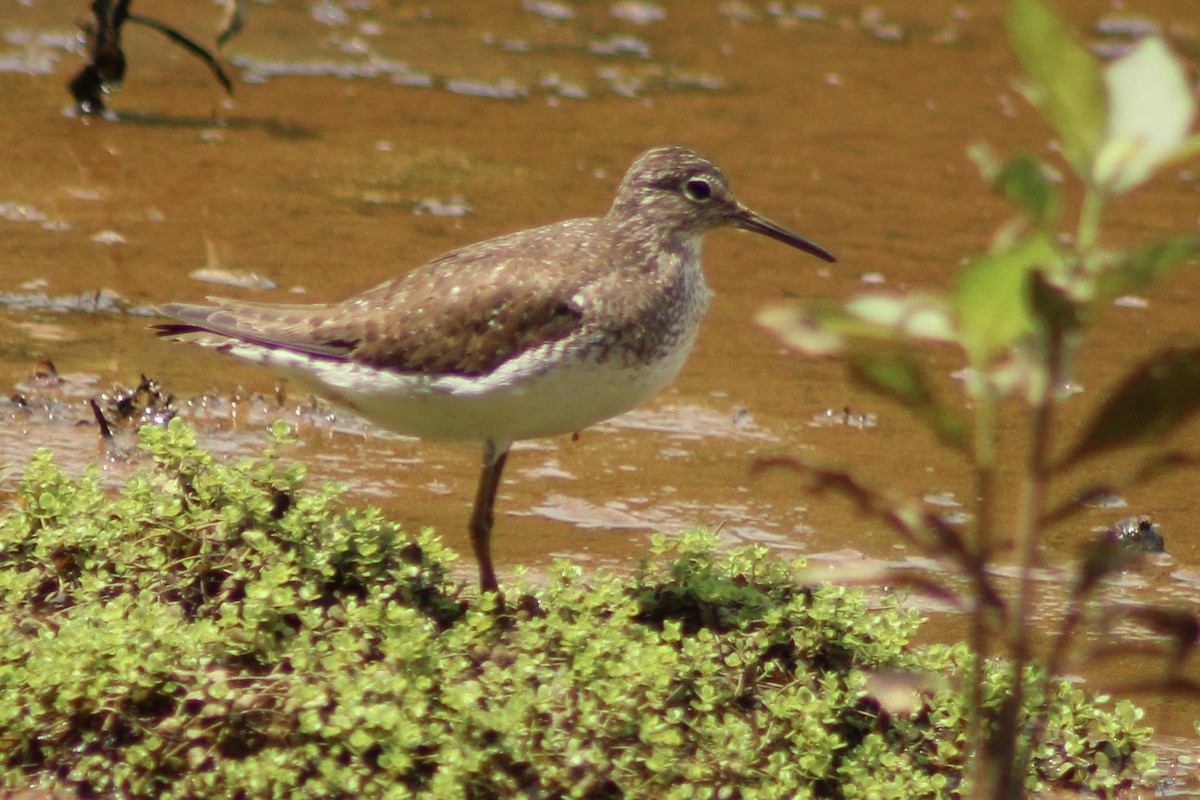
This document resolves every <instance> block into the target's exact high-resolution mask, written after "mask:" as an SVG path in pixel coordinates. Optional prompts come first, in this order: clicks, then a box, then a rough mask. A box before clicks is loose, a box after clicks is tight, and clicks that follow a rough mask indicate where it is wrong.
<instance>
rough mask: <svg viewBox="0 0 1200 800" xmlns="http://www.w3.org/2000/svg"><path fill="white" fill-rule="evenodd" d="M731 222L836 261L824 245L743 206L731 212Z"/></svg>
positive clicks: (819, 256) (826, 259)
mask: <svg viewBox="0 0 1200 800" xmlns="http://www.w3.org/2000/svg"><path fill="white" fill-rule="evenodd" d="M733 224H734V225H736V226H737V227H739V228H741V229H742V230H747V231H754V232H755V233H761V234H762V235H763V236H769V237H771V238H772V239H774V240H775V241H778V242H783V243H784V244H790V245H791V246H792V247H795V248H797V249H798V250H803V251H804V252H806V253H811V254H812V255H814V256H816V257H817V258H820V259H824V260H825V261H828V262H830V263H832V262H834V261H837V259H836V258H834V256H833V253H830V252H829V251H828V250H826V249H825V248H824V247H821V246H820V245H819V244H816V243H815V242H810V241H809V240H808V239H805V238H804V237H803V236H801V235H800V234H798V233H792V232H791V231H789V230H788V229H787V228H784V227H782V226H780V225H776V224H775V223H774V222H771V220H769V219H767V218H766V217H764V216H762V215H761V214H759V213H757V212H754V211H751V210H750V209H748V208H746V207H745V206H741V207H740V208H738V210H737V211H736V212H734V214H733Z"/></svg>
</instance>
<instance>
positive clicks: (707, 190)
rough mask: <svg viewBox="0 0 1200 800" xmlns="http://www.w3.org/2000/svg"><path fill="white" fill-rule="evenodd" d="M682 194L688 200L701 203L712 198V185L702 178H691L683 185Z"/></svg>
mask: <svg viewBox="0 0 1200 800" xmlns="http://www.w3.org/2000/svg"><path fill="white" fill-rule="evenodd" d="M683 193H684V194H685V195H687V198H688V199H689V200H695V201H696V202H699V203H703V202H704V201H705V200H707V199H708V198H710V197H712V185H711V184H710V183H709V182H708V181H706V180H705V179H704V178H692V179H691V180H689V181H688V182H687V183H685V184H684V185H683Z"/></svg>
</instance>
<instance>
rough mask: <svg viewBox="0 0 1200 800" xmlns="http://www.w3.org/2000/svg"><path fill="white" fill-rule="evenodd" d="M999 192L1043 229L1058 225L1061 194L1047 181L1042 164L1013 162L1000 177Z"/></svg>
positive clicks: (1027, 160) (1020, 158)
mask: <svg viewBox="0 0 1200 800" xmlns="http://www.w3.org/2000/svg"><path fill="white" fill-rule="evenodd" d="M995 186H996V188H997V189H998V190H999V191H1000V192H1001V194H1003V195H1004V196H1005V197H1006V198H1008V199H1009V200H1011V201H1012V202H1014V203H1016V204H1017V205H1019V206H1020V207H1021V209H1022V210H1024V211H1025V213H1026V214H1028V215H1029V216H1030V218H1031V219H1033V221H1034V222H1036V223H1038V224H1039V225H1050V224H1053V223H1054V220H1055V218H1056V217H1057V215H1058V193H1057V192H1056V191H1055V189H1054V186H1053V184H1051V183H1050V181H1048V180H1046V172H1045V170H1044V169H1043V167H1042V163H1041V162H1040V161H1038V160H1037V159H1035V158H1031V157H1030V156H1025V155H1019V156H1014V157H1013V158H1011V159H1009V160H1008V161H1007V162H1006V163H1005V164H1004V166H1002V167H1001V168H1000V171H999V172H998V173H997V175H996V180H995Z"/></svg>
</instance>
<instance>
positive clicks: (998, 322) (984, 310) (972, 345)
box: [954, 235, 1060, 367]
mask: <svg viewBox="0 0 1200 800" xmlns="http://www.w3.org/2000/svg"><path fill="white" fill-rule="evenodd" d="M1059 261H1060V256H1059V254H1058V251H1057V250H1056V249H1055V247H1054V245H1053V244H1052V243H1051V242H1050V240H1049V239H1048V238H1047V237H1045V236H1043V235H1034V236H1030V237H1027V238H1026V239H1024V240H1022V241H1021V242H1019V243H1018V244H1017V246H1016V247H1015V248H1014V249H1012V250H1008V251H1004V252H999V253H989V254H987V255H984V256H982V257H980V258H977V259H975V260H974V261H972V262H971V263H969V264H968V265H967V266H966V267H964V268H963V269H962V271H961V272H959V274H958V283H957V285H956V287H955V293H954V308H955V313H956V314H957V315H958V331H959V336H960V339H961V342H962V346H963V347H964V349H966V351H967V354H968V356H969V357H970V359H971V363H972V364H973V365H975V366H977V367H978V366H980V365H982V364H985V363H987V362H988V361H989V360H991V359H992V358H993V357H994V356H995V355H997V354H998V353H999V352H1000V351H1001V350H1003V349H1004V348H1007V347H1009V346H1011V345H1012V344H1014V343H1015V342H1016V341H1017V340H1018V339H1020V338H1021V337H1022V336H1024V335H1026V334H1028V333H1030V332H1031V331H1032V330H1033V329H1034V319H1033V315H1032V311H1031V309H1030V293H1029V277H1030V275H1031V274H1032V273H1033V272H1034V271H1035V270H1037V269H1038V268H1045V267H1056V266H1057V265H1058V263H1059ZM1045 271H1046V272H1048V273H1050V274H1053V273H1054V272H1055V271H1056V270H1055V269H1047V270H1045Z"/></svg>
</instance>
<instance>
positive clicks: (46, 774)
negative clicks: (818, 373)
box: [0, 420, 1153, 798]
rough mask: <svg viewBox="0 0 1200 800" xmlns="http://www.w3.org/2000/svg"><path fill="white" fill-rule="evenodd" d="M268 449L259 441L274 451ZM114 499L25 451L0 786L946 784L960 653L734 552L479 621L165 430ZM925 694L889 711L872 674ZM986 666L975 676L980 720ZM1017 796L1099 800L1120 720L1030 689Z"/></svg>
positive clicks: (340, 522) (1125, 756) (303, 498)
mask: <svg viewBox="0 0 1200 800" xmlns="http://www.w3.org/2000/svg"><path fill="white" fill-rule="evenodd" d="M276 434H277V440H278V439H279V438H280V437H282V436H283V435H286V434H285V431H276ZM142 447H143V448H144V449H145V450H147V451H149V453H150V454H152V456H153V458H154V466H153V467H150V468H147V469H145V470H143V471H141V472H139V473H138V474H137V475H136V476H135V477H133V478H131V479H130V480H129V482H128V484H127V486H126V487H125V489H124V491H123V492H121V493H119V494H116V493H109V492H105V491H102V490H101V489H100V488H99V485H98V479H97V475H96V474H95V473H89V474H87V475H85V476H84V477H83V478H82V479H81V480H78V481H77V480H73V479H71V478H69V477H68V476H66V475H64V474H63V472H62V471H61V470H60V469H59V468H57V467H56V466H55V465H54V463H53V462H52V460H51V457H50V456H49V455H48V454H46V453H39V454H38V455H36V456H35V457H34V459H33V460H32V463H31V464H30V465H29V467H28V469H27V471H26V474H25V477H24V478H23V479H22V480H21V481H20V483H19V487H18V490H17V496H16V503H15V507H14V508H12V509H11V510H9V511H7V512H6V513H5V514H4V516H3V518H2V519H0V777H2V779H3V783H2V784H0V785H3V786H6V787H8V788H10V789H14V788H18V787H24V786H30V785H40V786H43V787H46V788H67V789H69V790H71V791H72V792H73V793H76V794H78V795H79V796H83V797H114V796H115V797H132V798H184V797H186V798H210V797H211V798H216V797H221V798H270V797H278V798H284V797H286V798H339V797H346V798H349V797H371V798H393V797H411V796H429V797H446V798H453V797H464V798H507V797H587V798H618V797H622V798H635V797H637V798H674V797H706V798H709V797H720V798H738V797H744V798H751V797H754V798H784V797H787V798H797V797H810V796H811V797H835V798H840V797H846V798H851V797H872V798H888V797H895V798H920V797H947V796H953V794H954V789H955V787H956V786H957V784H958V781H959V775H960V770H961V767H962V761H963V758H964V756H963V745H964V713H965V712H964V704H963V701H962V699H961V695H960V692H959V691H958V689H959V687H958V679H957V678H956V676H958V675H961V674H963V670H964V667H965V665H966V664H967V662H968V660H969V659H968V656H967V654H966V653H965V651H964V650H963V649H962V648H959V647H952V648H946V647H933V648H923V649H915V648H910V647H908V641H909V638H910V637H911V635H912V634H913V632H914V630H915V629H916V628H917V626H918V625H919V624H920V619H919V618H918V616H917V614H916V613H914V612H912V611H903V610H900V609H897V608H891V607H886V608H879V607H873V606H872V605H871V603H869V602H868V599H867V597H866V596H865V595H864V594H863V593H861V592H859V591H857V590H849V589H846V588H842V587H837V586H820V587H804V586H800V585H798V584H797V583H796V582H795V580H794V579H793V578H792V572H791V570H790V569H789V567H787V566H786V565H784V564H783V563H781V562H780V561H778V560H777V559H776V558H775V557H773V556H771V555H768V554H767V553H765V552H764V551H763V550H761V549H759V548H747V549H741V550H737V551H735V552H732V553H728V554H717V553H715V552H714V551H713V546H714V542H713V540H712V538H711V537H708V536H703V535H692V536H685V537H682V538H681V539H679V540H677V541H671V542H668V541H666V540H665V539H658V540H656V543H655V546H654V552H653V558H652V561H651V563H650V564H649V565H648V566H646V567H644V568H643V569H642V570H640V571H638V572H637V573H635V574H633V575H629V576H614V575H608V574H594V575H589V576H588V577H587V578H586V579H581V578H580V577H579V575H578V573H577V572H576V571H575V570H574V569H573V568H571V567H570V566H560V567H558V568H556V570H555V572H554V574H553V577H552V579H551V581H550V584H549V586H547V587H545V588H539V589H533V588H530V587H509V594H508V605H507V610H506V611H505V612H504V613H497V610H496V609H495V608H494V607H492V606H491V605H490V604H489V603H488V602H486V601H482V602H481V601H479V600H476V599H473V596H471V595H469V594H464V591H463V588H462V586H460V585H459V584H458V583H456V582H454V581H453V580H451V579H450V577H449V575H448V572H447V567H446V564H447V563H448V562H449V561H450V559H451V558H452V554H450V553H448V552H447V551H446V550H445V549H444V548H442V546H441V545H440V544H438V542H437V540H436V539H435V538H434V537H432V536H431V535H430V534H428V533H423V534H421V535H419V536H417V537H415V538H409V537H408V536H406V535H404V534H403V533H402V532H401V531H400V530H399V529H398V528H397V527H396V526H395V525H394V524H392V523H390V522H388V521H387V520H385V519H383V518H382V516H381V515H380V513H379V512H378V511H376V510H374V509H356V508H347V507H346V506H345V505H343V504H342V503H341V502H340V501H339V499H338V495H337V492H336V491H335V490H334V489H331V488H324V489H317V490H311V489H306V488H304V487H303V486H302V482H303V469H302V468H301V467H300V466H299V465H284V464H283V463H281V461H280V460H279V459H278V458H277V457H276V456H275V455H274V453H273V452H272V451H271V448H268V452H267V454H266V455H265V457H264V458H262V459H260V460H256V461H246V462H243V463H238V464H234V465H231V466H226V465H221V464H218V463H215V462H214V461H213V459H212V458H211V457H210V456H209V454H208V453H207V452H205V451H203V450H201V449H198V448H197V447H196V442H195V437H194V435H193V433H192V432H191V430H190V429H188V428H187V427H186V426H185V425H183V424H181V423H180V422H179V421H178V420H175V421H173V422H172V423H171V424H170V426H169V427H167V428H165V429H162V428H147V429H146V430H144V431H143V433H142ZM897 671H901V672H905V671H907V672H912V671H918V672H920V671H934V672H938V673H941V674H942V675H944V676H948V677H949V680H943V681H942V682H941V685H943V686H944V687H945V688H942V689H940V690H937V691H934V690H932V689H931V690H929V691H928V692H926V694H925V696H924V698H923V700H922V702H921V703H919V704H918V707H917V708H916V710H915V711H913V712H912V713H908V714H900V713H888V712H887V711H886V710H884V709H883V707H882V706H881V705H880V703H879V702H878V701H877V700H875V699H874V698H873V697H872V696H871V695H870V694H869V693H868V691H867V689H866V686H867V682H868V678H869V675H870V674H871V673H873V672H874V673H878V672H887V673H895V672H897ZM1006 682H1007V677H1006V675H1005V672H1004V669H1003V667H1002V666H1000V665H997V666H995V667H994V668H993V669H992V670H991V671H990V672H989V678H988V698H989V703H991V704H992V705H993V706H994V704H995V703H996V702H997V701H998V699H999V697H1000V695H1001V694H1002V693H1003V692H1004V689H1005V684H1006ZM1052 686H1053V690H1052V696H1050V697H1045V698H1043V697H1034V698H1031V702H1038V703H1042V702H1045V703H1049V704H1050V705H1051V707H1052V713H1051V720H1050V724H1051V729H1050V733H1049V735H1048V737H1047V742H1048V744H1046V745H1044V746H1042V747H1041V748H1040V749H1039V751H1038V753H1037V759H1036V763H1035V768H1036V774H1033V775H1030V776H1029V778H1028V784H1029V785H1030V786H1031V787H1033V786H1040V785H1047V784H1056V785H1082V786H1088V787H1091V788H1092V789H1095V790H1099V791H1100V792H1101V793H1111V792H1112V791H1113V790H1114V789H1115V788H1117V787H1119V786H1122V785H1128V784H1129V783H1130V782H1136V781H1137V780H1139V778H1140V774H1141V772H1142V771H1143V770H1145V769H1148V768H1149V767H1150V766H1151V765H1152V763H1153V757H1152V756H1150V755H1149V754H1147V753H1145V752H1144V751H1142V750H1139V747H1140V746H1141V745H1142V744H1144V742H1145V741H1146V739H1147V738H1148V736H1149V731H1148V730H1147V729H1146V728H1145V727H1144V726H1143V725H1141V723H1140V722H1139V719H1140V716H1141V712H1140V711H1139V710H1137V709H1136V708H1134V707H1133V706H1131V705H1129V704H1127V703H1124V702H1121V703H1117V704H1115V706H1112V707H1110V708H1107V709H1104V708H1101V707H1099V706H1097V705H1096V704H1094V703H1093V702H1092V701H1091V700H1089V699H1087V698H1086V697H1085V696H1084V694H1083V692H1081V691H1080V690H1079V689H1077V688H1074V687H1071V686H1069V685H1067V684H1065V683H1060V684H1052Z"/></svg>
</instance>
